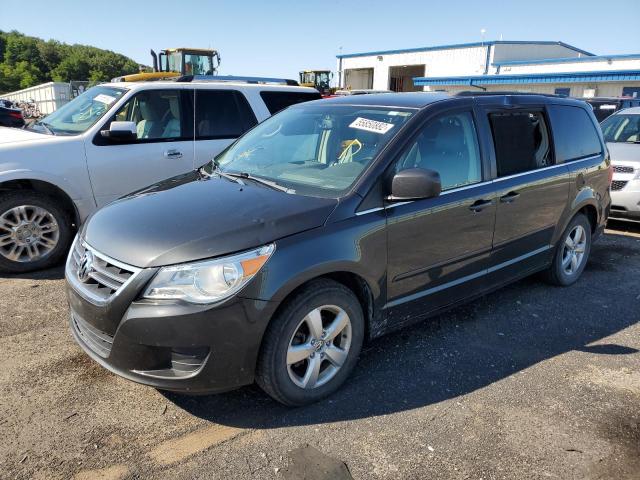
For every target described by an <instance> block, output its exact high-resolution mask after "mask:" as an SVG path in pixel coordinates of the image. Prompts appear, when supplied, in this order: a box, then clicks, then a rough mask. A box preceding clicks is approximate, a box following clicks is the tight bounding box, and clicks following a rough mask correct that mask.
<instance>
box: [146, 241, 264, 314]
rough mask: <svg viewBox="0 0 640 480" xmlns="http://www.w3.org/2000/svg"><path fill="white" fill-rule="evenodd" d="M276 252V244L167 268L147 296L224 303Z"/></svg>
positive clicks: (193, 301) (158, 275) (151, 286)
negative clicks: (221, 301) (222, 301)
mask: <svg viewBox="0 0 640 480" xmlns="http://www.w3.org/2000/svg"><path fill="white" fill-rule="evenodd" d="M274 250H275V245H274V244H271V245H267V246H264V247H260V248H258V249H256V250H251V251H250V252H245V253H241V254H238V255H233V256H230V257H224V258H217V259H215V260H207V261H204V262H197V263H187V264H183V265H174V266H171V267H163V268H161V269H160V270H159V271H158V273H157V274H156V276H155V277H153V280H151V283H150V284H149V286H148V287H147V290H146V291H145V292H144V297H145V298H151V299H154V300H157V299H181V300H185V301H187V302H191V303H202V304H204V303H214V302H218V301H220V300H224V299H225V298H228V297H230V296H231V295H233V294H234V293H236V292H237V291H239V290H240V289H241V288H242V287H244V286H245V285H246V284H247V283H248V282H249V280H251V279H252V278H253V276H254V275H255V274H256V273H258V272H259V271H260V269H261V268H262V267H263V265H264V264H265V263H267V260H269V257H270V256H271V254H272V253H273V251H274Z"/></svg>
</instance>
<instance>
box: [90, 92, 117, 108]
mask: <svg viewBox="0 0 640 480" xmlns="http://www.w3.org/2000/svg"><path fill="white" fill-rule="evenodd" d="M94 100H95V101H96V102H100V103H106V104H107V105H109V104H110V103H113V102H115V101H116V97H112V96H111V95H105V94H104V93H101V94H100V95H96V98H94Z"/></svg>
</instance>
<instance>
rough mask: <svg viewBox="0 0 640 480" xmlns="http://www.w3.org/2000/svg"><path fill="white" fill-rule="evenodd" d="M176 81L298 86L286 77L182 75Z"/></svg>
mask: <svg viewBox="0 0 640 480" xmlns="http://www.w3.org/2000/svg"><path fill="white" fill-rule="evenodd" d="M176 82H234V83H238V82H240V83H254V84H257V83H263V84H265V83H272V84H278V85H291V86H299V85H300V84H299V83H298V82H297V81H295V80H291V79H288V78H272V77H242V76H240V77H238V76H235V75H182V76H181V77H178V78H177V79H176Z"/></svg>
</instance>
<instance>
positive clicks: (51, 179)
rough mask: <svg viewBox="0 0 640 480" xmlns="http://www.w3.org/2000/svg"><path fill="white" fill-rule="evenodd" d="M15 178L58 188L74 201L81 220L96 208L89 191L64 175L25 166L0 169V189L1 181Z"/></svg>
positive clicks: (4, 181) (0, 186)
mask: <svg viewBox="0 0 640 480" xmlns="http://www.w3.org/2000/svg"><path fill="white" fill-rule="evenodd" d="M15 180H27V181H29V180H37V181H41V182H44V183H48V184H50V185H53V186H54V187H57V188H59V189H60V190H62V191H63V192H64V193H65V194H66V195H67V196H68V197H69V198H70V199H71V201H72V202H73V203H74V205H75V207H76V210H77V214H78V218H79V219H80V220H81V221H82V220H84V219H85V218H86V217H87V216H88V215H89V214H90V213H91V212H92V211H93V210H94V209H95V208H96V205H95V201H94V200H93V195H92V193H91V191H87V189H86V188H84V189H83V188H82V185H78V184H76V185H74V184H73V183H72V182H71V181H70V180H69V179H67V178H65V177H62V176H59V175H55V174H53V175H52V174H51V173H49V172H43V171H38V170H31V169H26V168H21V169H13V170H5V171H0V189H1V188H2V184H3V183H6V182H10V181H15Z"/></svg>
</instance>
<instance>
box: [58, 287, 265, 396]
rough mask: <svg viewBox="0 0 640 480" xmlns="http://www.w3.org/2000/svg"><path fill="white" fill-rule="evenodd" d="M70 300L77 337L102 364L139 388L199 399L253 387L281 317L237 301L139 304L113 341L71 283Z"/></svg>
mask: <svg viewBox="0 0 640 480" xmlns="http://www.w3.org/2000/svg"><path fill="white" fill-rule="evenodd" d="M67 298H68V301H69V305H70V310H71V312H70V327H71V331H72V333H73V336H74V338H75V340H76V342H77V343H78V344H79V345H80V346H81V347H82V348H83V350H84V351H85V352H86V353H87V354H88V355H89V356H90V357H91V358H93V359H94V360H95V361H96V362H98V363H99V364H100V365H102V366H103V367H105V368H107V369H108V370H110V371H112V372H114V373H116V374H118V375H120V376H122V377H125V378H127V379H129V380H132V381H134V382H138V383H143V384H145V385H150V386H153V387H156V388H159V389H163V390H171V391H176V392H184V393H194V394H196V393H197V394H201V393H219V392H223V391H226V390H231V389H234V388H237V387H239V386H242V385H246V384H250V383H252V382H253V379H254V371H255V365H256V361H257V357H258V353H259V350H260V344H261V341H262V335H263V333H264V330H265V328H266V325H267V322H268V319H269V318H270V317H271V315H272V314H273V311H274V310H275V306H274V304H273V302H267V301H263V300H252V299H244V298H239V297H235V298H231V299H229V300H228V301H226V302H224V303H223V304H220V305H216V306H209V305H205V306H202V305H192V304H188V303H185V302H150V301H146V300H135V301H133V302H132V303H131V304H130V305H129V306H128V308H126V310H125V312H124V315H122V317H121V318H119V319H117V320H116V321H115V322H114V324H115V325H117V326H116V328H115V331H114V332H111V333H112V334H110V333H109V332H106V331H104V330H101V329H100V326H99V325H102V324H101V323H100V319H99V318H98V317H96V315H95V309H96V306H95V305H92V304H91V303H90V302H88V301H87V300H86V299H85V298H84V297H83V296H81V295H80V294H79V293H78V292H77V291H76V290H75V289H74V288H73V287H72V286H71V285H70V284H69V282H67ZM104 308H107V307H104ZM107 310H108V308H107ZM106 315H113V311H110V312H108V311H107V313H106ZM112 320H114V319H112Z"/></svg>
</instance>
